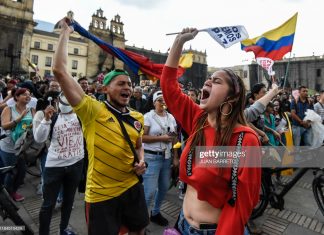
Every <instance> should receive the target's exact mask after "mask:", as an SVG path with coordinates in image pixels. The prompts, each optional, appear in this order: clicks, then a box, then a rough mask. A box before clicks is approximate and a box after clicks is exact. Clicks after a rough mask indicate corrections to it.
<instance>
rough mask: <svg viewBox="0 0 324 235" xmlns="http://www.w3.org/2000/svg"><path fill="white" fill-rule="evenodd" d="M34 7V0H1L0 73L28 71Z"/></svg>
mask: <svg viewBox="0 0 324 235" xmlns="http://www.w3.org/2000/svg"><path fill="white" fill-rule="evenodd" d="M33 7H34V1H33V0H24V1H23V0H0V12H1V13H0V74H7V73H10V74H13V73H25V72H26V71H28V63H27V60H26V58H29V56H30V45H31V40H32V35H33V29H34V26H35V25H36V23H35V22H34V20H33V14H34V13H33Z"/></svg>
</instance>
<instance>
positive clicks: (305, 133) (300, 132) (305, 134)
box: [292, 125, 312, 146]
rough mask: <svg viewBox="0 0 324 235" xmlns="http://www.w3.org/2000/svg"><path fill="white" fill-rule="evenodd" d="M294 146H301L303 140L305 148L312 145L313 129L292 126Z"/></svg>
mask: <svg viewBox="0 0 324 235" xmlns="http://www.w3.org/2000/svg"><path fill="white" fill-rule="evenodd" d="M292 131H293V138H294V145H295V146H300V143H301V141H302V140H303V142H304V145H305V146H311V145H312V133H311V129H310V128H308V129H306V128H304V127H302V126H295V125H293V126H292Z"/></svg>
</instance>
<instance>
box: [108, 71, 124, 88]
mask: <svg viewBox="0 0 324 235" xmlns="http://www.w3.org/2000/svg"><path fill="white" fill-rule="evenodd" d="M119 75H126V76H129V74H128V73H127V72H126V71H124V70H121V69H115V70H112V71H110V72H109V73H107V74H106V76H105V77H104V80H103V85H104V86H107V85H108V84H109V83H110V82H111V80H113V78H114V77H117V76H119Z"/></svg>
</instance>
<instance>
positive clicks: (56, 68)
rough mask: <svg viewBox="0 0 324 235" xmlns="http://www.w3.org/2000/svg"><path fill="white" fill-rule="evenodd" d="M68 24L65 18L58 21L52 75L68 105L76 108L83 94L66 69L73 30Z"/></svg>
mask: <svg viewBox="0 0 324 235" xmlns="http://www.w3.org/2000/svg"><path fill="white" fill-rule="evenodd" d="M69 22H70V20H69V19H68V18H66V17H65V18H63V19H62V20H61V21H60V27H61V33H60V37H59V41H58V44H57V49H56V52H55V54H54V63H53V73H54V75H55V77H56V79H57V81H58V82H59V83H60V85H61V88H62V91H63V92H64V95H65V97H66V98H67V100H68V101H69V103H70V105H71V106H76V105H78V104H79V103H80V102H81V100H82V97H83V96H84V92H83V90H82V88H81V87H80V85H79V84H78V83H77V81H75V80H74V79H73V78H72V76H71V74H70V73H69V71H68V69H67V61H68V41H69V36H70V34H71V33H72V32H73V28H72V27H70V26H69V25H68V23H69Z"/></svg>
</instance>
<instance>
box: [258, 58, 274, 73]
mask: <svg viewBox="0 0 324 235" xmlns="http://www.w3.org/2000/svg"><path fill="white" fill-rule="evenodd" d="M256 61H257V63H258V64H259V65H260V66H261V67H262V68H264V69H265V70H267V71H268V75H269V76H272V75H274V74H275V72H274V71H273V70H272V65H273V60H272V59H270V58H266V57H257V58H256Z"/></svg>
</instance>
